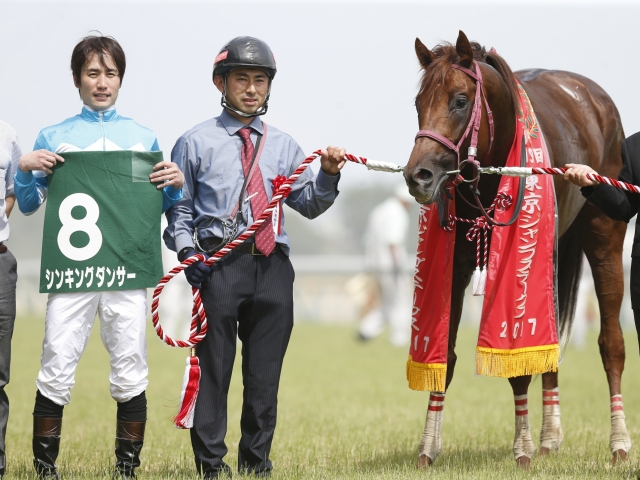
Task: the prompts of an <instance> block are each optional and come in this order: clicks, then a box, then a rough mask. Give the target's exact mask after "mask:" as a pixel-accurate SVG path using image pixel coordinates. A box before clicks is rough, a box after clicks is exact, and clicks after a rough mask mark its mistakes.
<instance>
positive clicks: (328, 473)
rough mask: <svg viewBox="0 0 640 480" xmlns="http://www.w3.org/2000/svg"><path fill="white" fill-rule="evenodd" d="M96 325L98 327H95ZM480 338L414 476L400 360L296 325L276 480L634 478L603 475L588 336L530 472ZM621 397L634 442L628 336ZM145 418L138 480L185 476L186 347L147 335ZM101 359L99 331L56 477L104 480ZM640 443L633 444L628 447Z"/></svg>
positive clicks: (13, 388) (22, 434) (36, 354)
mask: <svg viewBox="0 0 640 480" xmlns="http://www.w3.org/2000/svg"><path fill="white" fill-rule="evenodd" d="M96 327H97V324H96ZM42 332H43V324H42V320H34V319H25V318H19V319H18V320H17V321H16V329H15V334H14V341H13V363H12V379H11V384H10V385H9V386H8V387H7V391H8V394H9V396H10V400H11V416H10V419H9V426H8V433H7V444H8V445H7V448H8V459H7V460H8V472H7V475H6V478H7V479H13V478H32V477H33V468H32V466H31V428H32V420H31V412H32V409H33V400H34V397H35V384H34V381H35V378H36V375H37V372H38V366H39V358H40V349H41V340H42ZM475 335H476V332H475V331H474V329H471V328H466V329H462V330H461V335H460V338H459V342H458V345H459V347H458V352H459V360H458V367H457V370H456V378H455V379H454V382H453V384H452V386H451V388H450V389H449V392H448V395H447V400H446V404H445V416H444V424H443V429H442V435H443V444H444V445H443V450H442V453H441V454H440V457H439V458H438V460H437V462H436V464H435V466H434V467H432V468H431V470H430V471H428V472H424V471H418V470H416V469H415V467H414V465H415V460H416V456H417V447H418V441H419V439H420V435H421V433H422V428H423V425H424V418H425V414H426V406H427V401H428V396H427V394H426V393H423V392H413V391H410V390H409V389H408V388H407V385H406V380H405V378H404V368H405V361H406V357H407V351H406V350H405V349H396V348H393V347H391V346H389V345H388V344H387V343H386V341H385V340H384V339H379V340H376V341H374V342H371V343H368V344H365V345H363V344H360V343H358V342H356V341H355V340H354V331H353V328H350V327H339V326H320V325H313V324H305V323H300V324H298V325H296V327H295V328H294V333H293V337H292V340H291V344H290V346H289V351H288V353H287V358H286V360H285V368H284V372H283V378H282V384H281V388H280V403H279V418H278V427H277V430H276V435H275V441H274V445H273V449H272V455H271V456H272V460H273V463H274V472H273V473H274V475H273V477H274V478H286V479H289V478H291V479H293V478H295V479H303V478H304V479H308V478H322V479H333V478H354V479H355V478H367V479H368V478H398V479H399V478H409V479H411V478H416V479H418V478H420V479H423V478H439V479H440V478H443V479H449V478H451V479H453V478H456V479H458V478H460V479H462V478H464V479H467V478H478V479H491V480H494V479H498V478H527V479H528V478H554V479H555V478H580V479H582V478H636V476H637V474H636V471H638V470H639V465H638V460H637V458H638V456H637V455H636V452H635V450H632V451H631V455H630V460H629V461H628V462H626V463H624V464H623V465H620V466H615V467H612V466H611V464H610V454H609V447H608V445H609V396H608V391H607V387H606V380H605V375H604V370H603V368H602V365H601V362H600V356H599V354H598V349H597V345H596V339H595V335H592V336H591V337H590V338H589V344H588V348H586V349H585V350H584V351H576V350H572V349H567V350H566V352H565V358H564V362H563V364H562V367H561V377H560V397H561V407H562V414H563V418H562V422H563V429H564V434H565V441H564V444H563V445H562V448H561V451H560V452H559V453H558V454H556V455H553V456H551V457H546V458H537V457H536V458H534V459H533V461H532V463H531V468H530V470H528V471H520V470H518V469H517V468H516V466H515V462H514V461H513V456H512V453H511V445H512V440H513V433H514V430H513V428H514V427H513V424H514V420H513V419H514V408H513V398H512V395H511V389H510V387H509V384H508V382H507V381H506V380H503V379H492V378H483V377H475V376H474V375H473V351H474V343H475ZM626 340H627V353H628V360H627V367H626V371H625V375H624V380H623V394H624V397H623V398H624V403H625V407H626V408H625V410H626V415H627V426H628V428H629V433H630V434H631V437H632V439H633V441H634V442H639V441H640V388H638V387H637V386H636V382H637V380H638V379H639V378H640V359H639V357H638V353H637V352H638V347H637V340H636V338H635V335H627V337H626ZM148 341H149V364H150V370H151V373H150V382H151V383H150V386H149V390H148V391H147V396H148V399H149V421H148V423H147V437H146V441H145V447H144V450H143V458H142V461H143V465H142V467H141V468H140V469H139V471H138V473H139V477H140V478H141V479H145V478H181V479H182V478H184V479H187V478H195V477H196V475H195V467H194V463H193V457H192V453H191V448H190V443H189V434H188V432H186V431H182V430H177V429H175V428H174V427H173V426H172V423H171V417H172V415H173V414H174V413H175V409H176V406H177V404H178V400H179V394H180V387H181V382H182V374H183V371H184V361H185V357H186V355H187V351H186V350H176V349H171V348H169V347H167V346H165V345H164V344H163V343H161V342H160V341H159V340H158V339H157V338H156V337H155V334H154V333H153V332H152V331H151V330H150V331H149V335H148ZM238 367H239V361H238V362H237V363H236V371H235V373H234V378H233V381H232V385H231V391H230V394H229V396H230V398H229V405H230V411H229V431H228V433H227V444H228V445H229V450H230V451H229V454H228V456H227V458H226V460H227V463H229V464H230V465H231V466H232V468H234V467H235V465H236V452H237V442H238V440H239V436H240V427H239V415H240V403H241V395H242V383H241V378H240V375H239V374H240V369H239V368H238ZM108 371H109V367H108V356H107V354H106V352H105V350H104V348H103V347H102V345H101V343H100V339H99V335H98V332H97V329H96V330H94V332H93V335H92V338H91V342H90V345H89V347H88V349H87V351H86V352H85V355H84V357H83V359H82V361H81V362H80V366H79V368H78V373H77V376H76V387H75V388H74V389H73V393H72V397H73V398H72V402H71V404H70V405H69V406H67V407H66V409H65V417H64V423H63V428H62V433H63V437H62V446H61V454H60V458H59V459H58V465H59V471H60V472H61V474H62V475H63V476H64V478H67V479H72V478H109V476H110V473H111V465H112V464H113V462H114V457H113V443H114V433H115V414H116V407H115V402H114V401H113V400H111V397H110V396H109V385H108ZM541 408H542V407H541V389H540V379H539V378H538V379H536V380H534V382H533V384H532V387H531V390H530V404H529V411H530V418H531V426H532V432H533V434H534V440H535V442H536V444H538V443H539V442H538V436H539V429H540V422H541ZM635 448H638V447H635Z"/></svg>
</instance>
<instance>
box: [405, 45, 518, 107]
mask: <svg viewBox="0 0 640 480" xmlns="http://www.w3.org/2000/svg"><path fill="white" fill-rule="evenodd" d="M470 44H471V49H472V50H473V59H474V60H476V61H477V62H482V63H486V64H487V65H490V66H492V67H493V68H494V69H496V70H497V72H498V73H499V74H500V76H501V77H502V80H503V81H504V82H505V84H506V85H507V88H508V90H509V93H510V94H511V97H512V99H513V105H514V106H517V105H518V102H519V100H518V87H517V85H516V82H515V79H514V75H513V72H512V71H511V68H510V67H509V65H508V64H507V62H505V60H504V59H503V58H502V57H501V56H500V55H498V53H497V52H496V51H495V50H492V51H490V52H489V53H487V51H486V49H485V47H483V46H482V45H480V44H479V43H478V42H470ZM431 53H432V54H433V55H434V56H435V57H436V59H435V60H434V61H433V63H431V65H429V67H428V68H427V69H425V70H423V71H422V78H421V79H420V90H419V91H418V95H416V106H418V98H421V97H422V95H423V94H425V93H428V96H427V97H425V98H424V99H423V100H427V101H428V100H430V99H431V98H432V96H433V95H434V93H435V92H436V90H437V87H438V85H443V84H444V82H445V77H446V75H447V74H448V73H449V72H450V71H451V65H452V64H454V63H457V62H458V61H459V60H460V56H459V55H458V52H457V51H456V47H455V45H452V44H451V43H449V42H441V43H439V44H438V45H436V46H435V47H434V48H433V50H432V51H431Z"/></svg>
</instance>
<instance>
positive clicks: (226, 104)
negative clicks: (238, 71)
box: [220, 74, 271, 118]
mask: <svg viewBox="0 0 640 480" xmlns="http://www.w3.org/2000/svg"><path fill="white" fill-rule="evenodd" d="M223 78H224V91H223V92H222V98H221V99H220V105H222V107H223V108H227V109H229V110H231V111H232V112H234V113H236V114H238V115H240V116H241V117H244V118H251V117H258V116H260V115H264V114H265V113H267V110H268V109H269V97H270V96H271V80H269V90H268V91H267V96H266V97H265V99H264V103H263V104H262V105H261V106H260V108H258V110H256V111H255V113H245V112H243V111H240V110H238V109H237V108H236V107H234V106H233V105H231V104H230V103H229V102H227V75H226V74H225V76H224V77H223Z"/></svg>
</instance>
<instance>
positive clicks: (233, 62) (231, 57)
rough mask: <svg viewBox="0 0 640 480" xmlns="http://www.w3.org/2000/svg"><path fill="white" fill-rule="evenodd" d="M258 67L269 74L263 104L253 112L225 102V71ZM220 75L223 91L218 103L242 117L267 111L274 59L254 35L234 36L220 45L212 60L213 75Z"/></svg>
mask: <svg viewBox="0 0 640 480" xmlns="http://www.w3.org/2000/svg"><path fill="white" fill-rule="evenodd" d="M242 67H244V68H259V69H260V70H264V72H265V73H266V74H267V75H268V76H269V92H267V96H266V98H265V99H264V104H263V105H262V106H261V107H260V108H259V109H258V110H257V111H256V112H255V113H253V114H248V113H244V112H241V111H239V110H238V109H237V108H235V107H234V106H233V105H230V104H229V103H227V73H229V72H230V71H231V70H233V69H235V68H242ZM216 75H221V76H222V77H223V78H224V86H225V88H224V92H222V98H221V99H220V104H221V105H222V106H223V107H224V108H228V109H229V110H232V111H234V112H235V113H237V114H238V115H240V116H242V117H257V116H258V115H264V114H265V113H267V108H268V103H269V96H270V94H271V80H273V77H275V76H276V59H275V58H274V56H273V53H272V52H271V49H270V48H269V45H267V44H266V43H265V42H263V41H262V40H260V39H258V38H254V37H236V38H234V39H233V40H231V41H229V42H227V44H226V45H225V46H224V47H222V50H220V53H218V56H216V59H215V61H214V62H213V77H215V76H216Z"/></svg>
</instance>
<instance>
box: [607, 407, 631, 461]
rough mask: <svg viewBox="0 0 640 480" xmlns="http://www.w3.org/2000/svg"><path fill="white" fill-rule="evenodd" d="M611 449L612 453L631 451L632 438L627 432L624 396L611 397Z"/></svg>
mask: <svg viewBox="0 0 640 480" xmlns="http://www.w3.org/2000/svg"><path fill="white" fill-rule="evenodd" d="M609 447H611V452H612V453H615V452H617V451H618V450H624V451H625V452H629V450H631V437H629V433H628V432H627V425H626V422H625V417H624V408H623V406H622V395H614V396H613V397H611V439H610V441H609Z"/></svg>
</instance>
